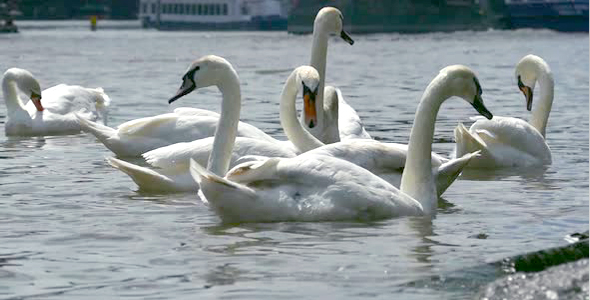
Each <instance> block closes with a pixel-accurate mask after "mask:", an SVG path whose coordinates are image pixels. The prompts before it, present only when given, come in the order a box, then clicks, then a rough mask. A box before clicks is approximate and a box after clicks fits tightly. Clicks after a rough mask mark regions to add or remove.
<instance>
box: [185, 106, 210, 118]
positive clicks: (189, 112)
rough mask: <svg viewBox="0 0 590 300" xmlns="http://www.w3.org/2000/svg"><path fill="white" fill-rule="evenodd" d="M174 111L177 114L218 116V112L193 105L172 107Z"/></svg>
mask: <svg viewBox="0 0 590 300" xmlns="http://www.w3.org/2000/svg"><path fill="white" fill-rule="evenodd" d="M174 113H175V114H177V115H179V116H206V117H218V118H219V114H218V113H216V112H214V111H210V110H206V109H200V108H194V107H177V108H175V109H174Z"/></svg>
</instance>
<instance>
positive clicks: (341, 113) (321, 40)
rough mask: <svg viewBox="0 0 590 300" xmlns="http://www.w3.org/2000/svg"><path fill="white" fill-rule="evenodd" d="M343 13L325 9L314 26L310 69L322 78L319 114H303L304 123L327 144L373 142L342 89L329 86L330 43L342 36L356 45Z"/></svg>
mask: <svg viewBox="0 0 590 300" xmlns="http://www.w3.org/2000/svg"><path fill="white" fill-rule="evenodd" d="M342 20H343V17H342V13H341V12H340V11H339V10H338V9H337V8H334V7H324V8H322V9H321V10H320V11H319V12H318V14H317V15H316V18H315V20H314V23H313V40H312V45H311V62H310V65H311V66H312V67H314V68H315V69H316V70H318V73H319V74H320V88H319V91H318V96H317V97H316V100H315V110H313V111H310V110H303V113H302V114H301V123H302V124H303V126H304V127H305V129H306V130H308V131H309V132H311V133H312V134H313V135H314V136H315V137H316V138H318V139H319V140H321V141H322V142H324V143H326V144H330V143H335V142H338V141H340V140H344V139H354V138H361V139H370V138H371V136H370V135H369V134H368V133H367V131H366V130H365V128H364V126H363V123H362V122H361V119H360V117H359V116H358V114H357V112H356V111H355V110H354V108H352V107H351V106H350V105H348V103H346V101H344V97H342V93H341V92H340V90H339V89H338V88H335V87H333V86H326V87H325V88H324V83H325V78H326V60H327V54H328V40H329V38H330V35H331V34H338V35H340V37H341V38H342V39H344V40H345V41H346V42H348V43H349V44H351V45H352V44H354V41H353V40H352V39H351V38H350V36H349V35H348V34H347V33H346V32H345V31H344V30H343V29H342Z"/></svg>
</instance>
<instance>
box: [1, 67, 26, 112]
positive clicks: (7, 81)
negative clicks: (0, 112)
mask: <svg viewBox="0 0 590 300" xmlns="http://www.w3.org/2000/svg"><path fill="white" fill-rule="evenodd" d="M16 80H17V78H16V76H14V74H13V73H11V72H6V73H5V74H4V78H3V79H2V92H3V94H4V101H5V102H6V111H7V115H8V116H10V115H11V114H14V113H15V112H17V111H26V109H25V107H24V105H23V103H22V101H21V99H20V97H19V95H18V88H17V84H16Z"/></svg>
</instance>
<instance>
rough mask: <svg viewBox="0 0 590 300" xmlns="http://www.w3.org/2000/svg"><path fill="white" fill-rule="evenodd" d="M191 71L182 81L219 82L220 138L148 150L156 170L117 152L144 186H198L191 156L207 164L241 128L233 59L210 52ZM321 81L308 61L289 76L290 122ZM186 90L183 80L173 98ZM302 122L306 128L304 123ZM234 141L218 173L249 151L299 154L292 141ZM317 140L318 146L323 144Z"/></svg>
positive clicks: (117, 165) (165, 188)
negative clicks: (299, 96)
mask: <svg viewBox="0 0 590 300" xmlns="http://www.w3.org/2000/svg"><path fill="white" fill-rule="evenodd" d="M187 74H189V75H188V76H186V75H185V76H184V77H183V82H185V83H186V82H187V81H188V82H189V85H191V86H193V88H191V89H190V91H192V90H194V89H196V88H202V87H207V86H212V85H214V86H217V87H218V88H219V90H220V91H221V93H222V95H223V100H222V109H221V116H220V117H219V118H216V120H217V122H218V123H219V124H218V125H217V126H216V127H217V128H218V130H217V131H216V135H215V138H213V137H209V138H204V139H199V140H196V141H193V142H189V143H177V144H172V145H169V146H165V147H162V148H158V149H155V150H152V151H149V152H147V153H145V154H144V155H143V157H144V158H145V159H146V161H147V162H148V163H149V164H150V165H152V166H153V167H156V168H159V169H157V170H152V169H149V168H145V167H140V166H136V165H134V164H131V163H128V162H125V161H121V160H118V159H115V158H108V162H109V163H110V164H111V165H112V166H114V167H115V168H117V169H120V170H121V171H123V172H125V173H126V174H128V175H129V176H130V177H131V178H132V179H133V180H134V181H135V183H136V184H137V185H138V186H139V187H140V189H142V190H145V191H159V192H181V191H196V190H198V189H199V186H198V185H197V184H196V182H195V181H194V180H193V179H192V177H191V175H190V172H189V158H191V157H192V158H194V159H196V160H197V161H199V162H200V163H203V164H204V163H205V162H207V159H208V158H209V156H210V154H211V157H215V156H216V155H221V154H219V153H220V152H212V149H217V151H221V150H219V149H218V148H219V147H222V146H221V145H218V144H219V143H225V142H223V141H224V140H227V139H231V140H232V145H233V140H234V139H235V138H236V134H237V128H239V126H238V122H239V116H240V104H241V95H240V85H239V79H238V75H237V74H236V72H235V70H234V69H233V67H232V66H231V64H230V63H229V62H227V61H226V60H225V59H223V58H221V57H217V56H213V55H211V56H205V57H203V58H201V59H199V60H197V61H195V62H194V63H192V64H191V67H190V68H189V70H188V71H187ZM318 84H319V77H318V74H317V71H316V70H315V69H313V68H311V67H306V66H303V67H299V68H297V69H295V71H293V73H292V74H291V75H290V76H289V78H288V79H287V82H286V83H285V86H284V88H283V93H282V95H281V109H282V110H283V109H291V110H292V111H290V112H289V113H282V114H281V115H282V116H286V117H288V116H291V117H292V120H286V122H289V123H290V124H298V121H297V117H296V111H295V98H296V97H297V94H298V93H299V91H301V92H302V93H303V95H304V98H305V99H312V100H313V98H315V95H316V92H317V87H318ZM187 90H188V89H187V84H183V85H182V86H181V88H180V90H179V92H178V93H177V95H176V96H174V97H173V98H172V99H171V100H172V101H174V100H176V99H178V98H180V97H182V96H183V95H186V94H188V93H190V91H188V92H187ZM179 95H180V96H179ZM285 103H291V104H292V105H289V106H288V107H286V106H285ZM230 127H231V128H233V127H236V130H233V129H232V130H229V129H228V128H230ZM299 127H300V128H301V125H299ZM302 130H303V129H302ZM318 143H319V142H318ZM216 145H217V146H216ZM232 145H230V144H229V143H228V144H227V145H225V147H228V146H229V147H230V148H228V149H229V150H228V149H226V148H224V149H225V150H223V151H229V152H228V153H229V155H230V157H229V160H228V161H224V163H223V164H222V165H220V164H216V165H214V166H212V168H213V170H214V171H215V172H216V173H217V174H220V175H224V174H225V172H226V171H227V170H228V167H229V166H233V165H234V163H235V161H236V160H237V159H239V158H240V157H242V156H244V155H247V154H248V155H258V156H270V157H294V156H296V155H297V153H296V151H293V150H292V149H291V148H289V147H286V146H281V145H280V144H277V143H275V142H269V141H265V140H262V139H255V138H246V137H238V138H237V140H236V142H235V146H233V147H231V146H232ZM316 146H319V144H318V145H316ZM311 147H315V146H311ZM232 149H233V151H232ZM211 161H215V162H216V163H218V162H219V160H215V159H212V160H211Z"/></svg>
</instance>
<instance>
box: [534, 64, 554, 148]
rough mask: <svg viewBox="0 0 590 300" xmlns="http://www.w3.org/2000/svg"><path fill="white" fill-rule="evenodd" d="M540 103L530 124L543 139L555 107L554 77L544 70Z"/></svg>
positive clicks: (539, 79)
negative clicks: (552, 109) (550, 114)
mask: <svg viewBox="0 0 590 300" xmlns="http://www.w3.org/2000/svg"><path fill="white" fill-rule="evenodd" d="M539 73H540V74H539V77H538V81H539V89H540V95H539V102H538V103H537V105H535V109H534V110H533V114H532V117H531V121H530V124H531V125H532V126H533V127H535V128H536V129H537V130H538V131H539V133H541V135H542V136H543V137H545V130H546V128H547V121H548V120H549V113H550V112H551V106H553V86H554V82H553V75H552V74H551V72H549V71H547V70H545V68H542V69H541V71H540V72H539Z"/></svg>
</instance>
